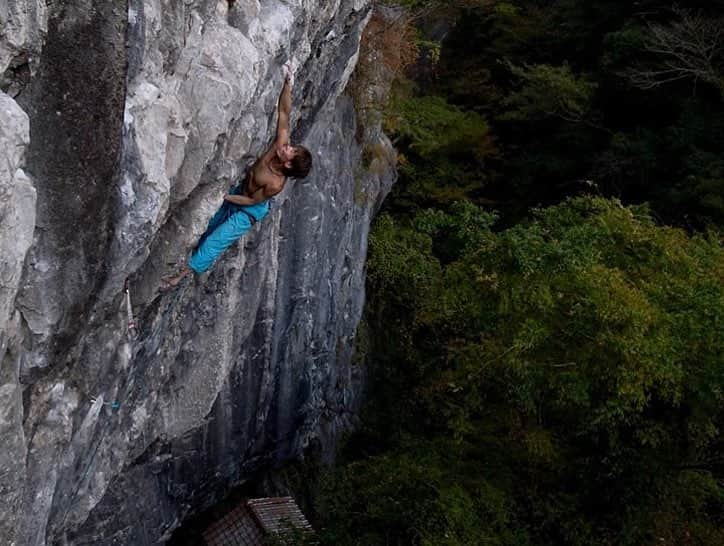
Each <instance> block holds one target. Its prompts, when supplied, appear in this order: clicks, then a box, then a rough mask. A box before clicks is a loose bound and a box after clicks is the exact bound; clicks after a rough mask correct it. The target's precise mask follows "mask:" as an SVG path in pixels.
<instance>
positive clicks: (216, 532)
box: [203, 497, 312, 546]
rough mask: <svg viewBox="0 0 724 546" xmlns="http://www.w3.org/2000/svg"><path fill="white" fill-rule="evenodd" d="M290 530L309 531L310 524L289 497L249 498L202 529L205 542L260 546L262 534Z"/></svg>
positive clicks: (209, 544)
mask: <svg viewBox="0 0 724 546" xmlns="http://www.w3.org/2000/svg"><path fill="white" fill-rule="evenodd" d="M294 530H301V531H304V532H310V533H311V532H312V526H311V525H309V522H308V521H307V519H306V518H305V517H304V514H302V511H301V510H300V509H299V507H298V506H297V503H296V502H294V499H293V498H292V497H273V498H265V499H250V500H247V501H245V502H242V503H241V504H240V505H239V506H237V507H236V508H234V509H233V510H232V511H231V512H229V513H228V514H226V515H225V516H224V517H223V518H221V519H219V520H217V521H216V522H214V523H212V524H211V525H209V527H207V529H206V530H205V531H204V533H203V537H204V541H205V542H206V544H207V546H262V545H263V544H264V538H265V537H267V536H270V535H273V534H277V535H284V534H286V533H289V532H291V531H294Z"/></svg>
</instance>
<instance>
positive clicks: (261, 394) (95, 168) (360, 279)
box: [0, 0, 394, 546]
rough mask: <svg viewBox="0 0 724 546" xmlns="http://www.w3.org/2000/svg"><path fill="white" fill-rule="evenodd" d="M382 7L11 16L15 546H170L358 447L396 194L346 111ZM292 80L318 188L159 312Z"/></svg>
mask: <svg viewBox="0 0 724 546" xmlns="http://www.w3.org/2000/svg"><path fill="white" fill-rule="evenodd" d="M368 4H369V0H263V1H260V0H236V1H232V0H218V1H217V0H184V1H180V0H128V1H127V2H122V1H110V0H109V1H107V2H94V1H92V0H54V1H52V2H51V1H50V0H6V1H4V2H0V90H1V91H0V252H1V256H2V260H1V261H0V366H1V367H0V437H2V445H1V446H0V542H2V543H3V544H16V545H22V546H27V545H41V544H97V545H100V544H133V545H142V544H155V543H157V542H158V541H161V542H163V540H164V539H165V538H167V537H168V536H170V533H171V531H172V530H173V529H174V528H175V527H176V526H178V524H179V523H180V521H181V519H183V518H184V517H185V516H186V515H188V514H189V513H192V512H194V511H198V510H200V509H203V508H204V507H206V506H208V505H209V504H211V503H213V502H215V501H216V500H218V498H219V496H220V495H222V494H223V493H224V491H225V490H227V489H228V488H229V487H230V486H231V485H233V484H236V483H239V482H241V481H243V480H244V479H246V478H248V477H249V476H250V475H251V474H252V473H253V472H255V471H256V470H258V469H262V468H267V467H269V466H273V465H278V464H281V463H283V462H284V461H286V460H289V459H290V458H293V457H295V456H298V455H299V454H300V453H302V451H303V450H304V449H305V448H307V447H308V446H310V445H315V446H318V447H320V448H321V449H322V451H327V452H329V451H330V449H331V446H332V445H333V444H334V441H335V439H336V436H337V434H338V433H339V432H340V431H341V430H343V429H344V428H345V427H347V426H348V425H349V423H350V419H351V418H352V417H353V416H354V414H355V411H356V410H357V408H358V404H359V398H360V388H361V384H362V380H363V370H361V369H360V368H359V367H357V366H355V365H354V364H353V363H352V356H353V353H354V344H355V331H356V327H357V324H358V321H359V318H360V314H361V310H362V305H363V301H364V261H365V256H366V244H367V234H368V230H369V224H370V220H371V216H372V215H373V214H374V212H375V211H376V209H377V208H378V207H379V205H380V203H381V201H382V199H383V198H384V196H385V194H386V192H387V191H388V190H389V187H390V185H391V183H392V181H393V178H394V168H393V152H392V149H391V146H390V144H389V142H388V141H387V139H386V138H385V137H384V135H383V134H382V133H381V132H380V130H379V127H374V126H366V127H365V129H364V130H360V129H359V128H358V127H357V125H356V114H355V110H354V106H353V104H352V101H351V99H350V98H349V97H348V96H347V95H345V94H344V91H345V87H346V86H347V83H348V80H349V78H350V76H351V74H352V72H353V70H354V67H355V63H356V61H357V55H358V51H359V41H360V35H361V32H362V30H363V28H364V26H365V24H366V22H367V19H368V17H369V10H370V6H369V5H368ZM289 58H291V59H293V61H294V62H295V64H296V66H297V69H296V85H295V87H294V91H293V100H294V113H293V118H292V129H293V131H292V138H293V141H296V142H300V143H302V144H305V145H306V146H307V147H309V148H310V149H311V150H312V151H313V154H314V168H313V172H312V174H311V175H310V177H309V178H308V179H307V180H305V181H300V182H290V183H289V184H288V185H287V187H286V188H285V190H284V192H282V194H280V195H279V196H277V198H276V200H275V203H274V205H273V208H272V212H271V213H270V215H269V216H268V217H267V218H266V219H265V220H264V222H262V223H259V224H257V226H256V227H255V228H254V229H253V230H252V232H251V233H250V234H249V235H248V236H246V237H245V238H244V239H242V241H240V242H239V244H237V245H235V246H234V247H232V248H231V249H230V250H229V251H227V252H226V254H225V255H224V256H223V258H222V259H221V260H219V261H218V262H217V263H216V264H215V266H214V267H213V269H212V270H211V271H210V272H208V273H207V274H205V275H203V276H201V277H200V278H196V279H194V280H192V281H190V282H187V283H186V284H184V285H183V286H182V287H181V288H180V289H178V290H176V291H174V292H171V293H167V294H159V293H158V288H159V286H160V278H161V276H162V275H164V274H166V273H170V272H172V271H173V269H174V263H175V262H177V261H178V260H179V259H184V258H186V257H187V255H188V252H189V250H190V249H191V248H192V247H193V245H194V243H195V242H196V240H197V239H198V237H199V236H200V235H201V234H202V233H203V232H204V230H205V227H206V223H207V222H208V220H209V218H210V217H211V215H212V214H213V213H214V212H215V210H216V209H217V208H218V207H219V206H220V204H221V202H222V197H223V195H224V194H225V193H226V192H227V191H228V189H229V187H230V186H231V185H232V184H234V183H235V182H237V181H238V180H239V178H240V177H241V176H242V174H243V170H244V167H245V166H246V164H247V162H248V161H249V159H250V158H253V157H254V156H256V155H257V154H258V153H260V152H261V151H263V149H264V148H265V147H266V146H267V145H268V143H269V141H270V138H271V136H272V134H273V129H274V126H275V117H274V112H275V107H276V100H277V98H278V93H279V91H280V86H281V83H282V74H281V70H280V67H281V65H282V63H283V62H284V61H286V60H287V59H289ZM363 149H367V150H369V149H374V150H376V153H375V154H373V155H374V157H373V158H372V159H371V158H370V154H364V155H365V160H364V161H363V160H362V156H363V153H362V150H363ZM125 287H127V288H128V291H127V292H126V291H125V289H124V288H125ZM129 301H130V309H131V311H132V314H133V317H134V320H135V327H133V323H131V326H130V327H129V306H128V304H129Z"/></svg>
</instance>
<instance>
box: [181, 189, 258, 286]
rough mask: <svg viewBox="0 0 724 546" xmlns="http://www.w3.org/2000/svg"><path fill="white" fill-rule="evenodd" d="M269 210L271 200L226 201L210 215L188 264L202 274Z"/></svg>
mask: <svg viewBox="0 0 724 546" xmlns="http://www.w3.org/2000/svg"><path fill="white" fill-rule="evenodd" d="M268 213H269V202H268V201H263V202H261V203H257V204H256V205H244V206H242V205H235V204H233V203H229V202H228V201H224V204H223V205H222V207H221V208H220V209H219V211H218V212H217V213H216V214H215V215H214V217H213V218H211V221H210V222H209V226H208V227H207V228H206V233H204V235H203V236H202V237H201V239H200V240H199V243H198V245H197V246H196V249H195V250H194V252H193V254H192V255H191V259H190V260H189V267H190V268H191V269H193V270H194V271H195V272H196V273H203V272H204V271H206V270H207V269H208V268H209V267H211V265H212V264H213V263H214V262H215V261H216V259H217V258H218V257H219V256H220V255H221V253H222V252H224V250H226V249H227V248H229V247H230V246H231V245H232V244H234V242H236V241H237V240H238V239H239V237H241V236H242V235H244V234H245V233H246V232H247V231H249V230H250V229H251V227H252V226H253V225H254V223H256V222H260V221H261V220H262V219H263V218H264V217H265V216H266V215H267V214H268Z"/></svg>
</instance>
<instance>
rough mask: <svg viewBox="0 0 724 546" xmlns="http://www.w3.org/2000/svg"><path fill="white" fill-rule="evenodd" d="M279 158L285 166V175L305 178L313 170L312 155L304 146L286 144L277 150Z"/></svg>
mask: <svg viewBox="0 0 724 546" xmlns="http://www.w3.org/2000/svg"><path fill="white" fill-rule="evenodd" d="M277 156H279V159H281V161H282V163H283V164H284V174H285V175H286V176H291V177H293V178H304V177H305V176H307V175H308V174H309V171H310V169H311V168H312V154H311V153H310V152H309V150H307V149H306V148H305V147H304V146H292V145H291V144H285V145H284V146H280V147H279V148H278V149H277Z"/></svg>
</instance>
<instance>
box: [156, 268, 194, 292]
mask: <svg viewBox="0 0 724 546" xmlns="http://www.w3.org/2000/svg"><path fill="white" fill-rule="evenodd" d="M189 273H191V269H189V268H188V267H184V268H183V269H182V270H181V272H180V273H178V274H176V275H166V276H165V277H163V278H162V279H161V282H162V283H163V284H162V285H161V287H160V288H159V292H168V291H170V290H173V289H174V288H176V287H177V286H178V285H179V284H180V283H181V281H182V280H184V279H185V278H186V277H187V276H188V274H189Z"/></svg>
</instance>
